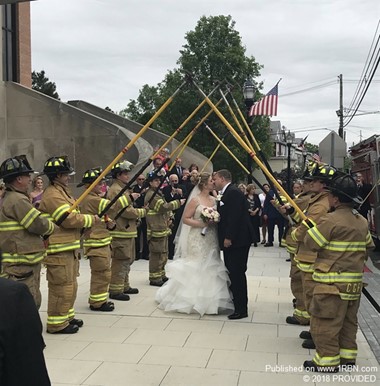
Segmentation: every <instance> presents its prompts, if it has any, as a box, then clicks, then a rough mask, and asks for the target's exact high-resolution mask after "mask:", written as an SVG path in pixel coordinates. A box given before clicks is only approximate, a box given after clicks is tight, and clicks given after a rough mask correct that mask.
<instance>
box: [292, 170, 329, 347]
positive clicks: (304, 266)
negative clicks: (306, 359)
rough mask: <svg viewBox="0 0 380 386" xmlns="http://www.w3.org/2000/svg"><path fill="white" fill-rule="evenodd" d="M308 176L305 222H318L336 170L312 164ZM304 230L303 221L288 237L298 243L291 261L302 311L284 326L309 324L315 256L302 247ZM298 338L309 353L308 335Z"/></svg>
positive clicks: (304, 334) (303, 333) (326, 202)
mask: <svg viewBox="0 0 380 386" xmlns="http://www.w3.org/2000/svg"><path fill="white" fill-rule="evenodd" d="M310 174H311V179H312V181H311V183H310V190H311V192H313V194H314V195H313V197H312V198H310V201H309V205H308V207H307V209H306V211H305V214H306V215H307V217H308V218H310V219H312V220H313V221H315V222H318V220H319V219H320V218H321V217H322V216H324V215H325V214H326V213H327V212H328V210H329V208H330V204H329V201H328V198H327V196H328V192H327V191H326V190H324V188H325V187H326V185H327V183H328V181H331V179H332V178H333V177H334V176H335V174H336V169H335V168H334V167H332V166H330V165H327V164H317V163H314V164H311V165H310ZM307 229H308V228H307V226H306V224H305V222H304V221H303V222H302V223H301V224H300V225H299V226H298V227H297V228H296V229H294V230H293V231H292V233H291V237H292V239H293V240H294V241H296V242H297V243H298V247H297V252H296V255H295V257H294V259H295V261H296V263H297V268H298V269H299V270H300V271H301V278H302V289H303V297H304V299H303V300H304V305H305V310H302V308H301V307H297V308H298V310H297V312H295V314H294V315H293V316H288V317H287V318H286V323H288V324H298V325H309V324H310V313H309V306H310V301H311V298H312V294H313V289H314V282H313V279H312V274H313V271H314V261H315V259H316V257H317V254H316V252H313V251H311V250H310V249H309V248H308V247H307V246H305V245H304V243H303V239H304V237H305V234H306V232H307ZM299 311H301V312H299ZM300 338H301V339H305V341H304V342H303V343H302V347H304V348H309V349H312V348H315V346H314V343H313V340H312V336H311V335H310V332H309V331H302V332H301V334H300Z"/></svg>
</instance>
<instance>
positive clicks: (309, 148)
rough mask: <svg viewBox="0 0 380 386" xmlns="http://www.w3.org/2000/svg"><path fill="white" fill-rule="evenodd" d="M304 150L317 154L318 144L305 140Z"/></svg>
mask: <svg viewBox="0 0 380 386" xmlns="http://www.w3.org/2000/svg"><path fill="white" fill-rule="evenodd" d="M305 150H306V151H307V152H308V153H311V154H319V146H318V145H313V144H312V143H308V142H305Z"/></svg>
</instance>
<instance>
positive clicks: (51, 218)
mask: <svg viewBox="0 0 380 386" xmlns="http://www.w3.org/2000/svg"><path fill="white" fill-rule="evenodd" d="M41 217H43V218H46V219H48V220H50V221H54V218H53V217H52V216H50V214H49V213H42V212H41Z"/></svg>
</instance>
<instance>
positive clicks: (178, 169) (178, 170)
mask: <svg viewBox="0 0 380 386" xmlns="http://www.w3.org/2000/svg"><path fill="white" fill-rule="evenodd" d="M177 172H178V177H181V175H182V173H181V168H180V167H177Z"/></svg>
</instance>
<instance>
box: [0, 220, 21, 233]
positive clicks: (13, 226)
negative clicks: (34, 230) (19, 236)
mask: <svg viewBox="0 0 380 386" xmlns="http://www.w3.org/2000/svg"><path fill="white" fill-rule="evenodd" d="M22 229H25V228H24V227H23V226H21V225H20V223H18V222H17V221H2V222H0V232H9V231H19V230H22Z"/></svg>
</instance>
